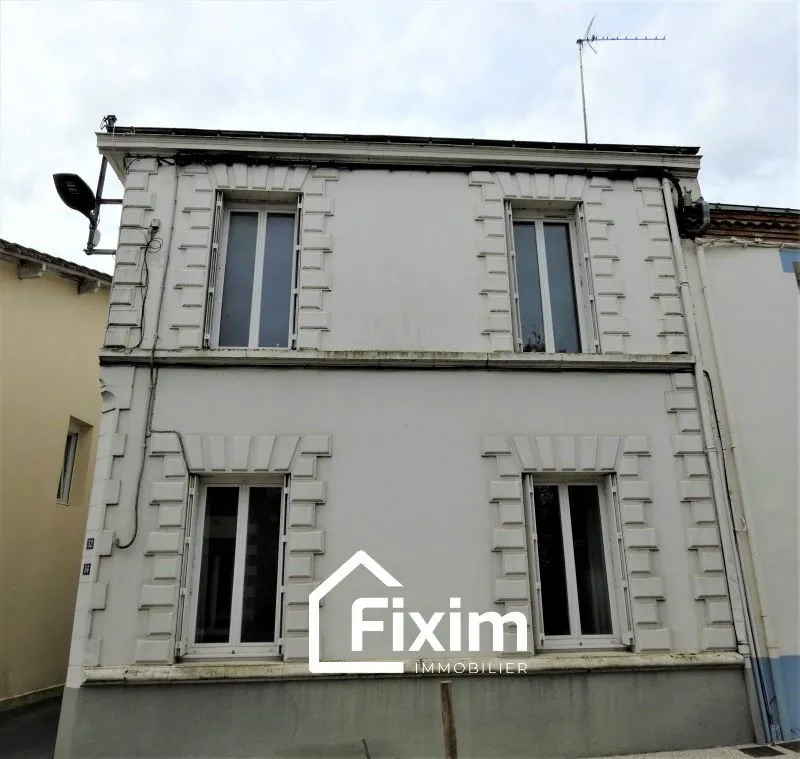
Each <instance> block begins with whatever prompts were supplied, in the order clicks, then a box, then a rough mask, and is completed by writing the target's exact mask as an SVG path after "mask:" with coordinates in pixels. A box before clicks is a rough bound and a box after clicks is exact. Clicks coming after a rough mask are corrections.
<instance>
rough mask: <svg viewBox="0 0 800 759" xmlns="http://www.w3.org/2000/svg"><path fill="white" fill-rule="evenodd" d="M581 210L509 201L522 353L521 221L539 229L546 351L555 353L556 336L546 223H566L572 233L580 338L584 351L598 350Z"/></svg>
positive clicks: (515, 324)
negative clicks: (518, 243) (521, 205)
mask: <svg viewBox="0 0 800 759" xmlns="http://www.w3.org/2000/svg"><path fill="white" fill-rule="evenodd" d="M578 213H579V211H578V209H576V210H575V211H574V212H565V211H560V212H559V211H546V210H531V209H523V208H514V207H513V206H512V205H511V203H506V220H507V224H506V227H507V229H506V235H507V238H508V255H509V259H510V260H509V267H508V270H509V275H510V277H511V312H512V332H513V336H514V347H515V350H516V351H517V352H518V353H521V352H523V345H522V321H521V316H520V308H519V283H518V279H517V253H516V249H515V241H514V224H515V223H517V222H522V223H533V224H534V226H535V231H536V253H537V262H538V264H539V287H540V288H541V290H540V292H541V299H542V317H543V320H544V331H545V350H544V352H545V353H555V336H554V330H553V312H552V309H551V307H550V280H549V278H548V274H547V254H546V246H545V238H544V225H545V224H546V223H555V224H566V225H567V229H568V235H569V252H570V257H571V260H572V278H573V287H574V289H575V312H576V314H577V319H578V339H579V340H580V343H581V346H580V347H581V349H580V352H581V353H593V352H596V351H597V347H598V343H597V340H596V339H595V336H594V334H593V330H592V329H591V327H590V325H591V324H592V320H591V318H590V309H591V292H590V289H589V287H588V284H587V283H588V276H587V274H586V272H585V270H584V266H583V265H582V261H581V259H582V258H585V256H582V255H581V251H582V250H583V249H584V244H583V239H582V237H581V235H579V233H578V229H579V225H578V218H577V215H578Z"/></svg>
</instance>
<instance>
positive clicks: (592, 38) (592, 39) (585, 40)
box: [576, 15, 666, 142]
mask: <svg viewBox="0 0 800 759" xmlns="http://www.w3.org/2000/svg"><path fill="white" fill-rule="evenodd" d="M595 18H597V16H596V15H594V16H592V20H591V21H590V22H589V26H587V27H586V31H585V32H584V33H583V37H581V38H580V39H579V40H576V42H577V43H578V61H579V63H580V67H581V103H582V104H583V139H584V142H589V127H588V126H587V123H586V89H585V87H584V84H583V46H584V45H588V46H589V49H590V50H591V51H592V52H593V53H595V54H596V53H597V50H595V49H594V46H593V45H594V43H596V42H663V41H664V40H665V39H666V37H663V36H661V37H628V36H625V37H622V36H617V37H598V36H597V35H596V34H590V32H591V31H592V24H594V20H595Z"/></svg>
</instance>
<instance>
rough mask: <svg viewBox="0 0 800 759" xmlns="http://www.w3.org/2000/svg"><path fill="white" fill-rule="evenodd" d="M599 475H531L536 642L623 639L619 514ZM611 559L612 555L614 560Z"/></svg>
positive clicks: (563, 644)
mask: <svg viewBox="0 0 800 759" xmlns="http://www.w3.org/2000/svg"><path fill="white" fill-rule="evenodd" d="M606 490H607V488H606V487H604V486H603V485H602V484H601V483H596V482H541V481H538V480H536V479H534V478H530V479H529V481H528V489H527V491H528V501H529V504H528V505H529V514H530V533H531V535H532V538H533V550H532V552H531V553H532V556H533V563H534V567H533V570H534V584H535V588H536V594H535V595H536V598H537V601H538V609H537V615H536V616H537V621H538V627H539V630H538V634H539V641H540V644H541V645H542V646H544V647H553V648H572V649H581V648H591V647H606V646H612V647H613V646H614V645H621V644H622V642H623V635H622V634H621V632H622V631H621V626H622V625H621V622H624V621H625V620H626V612H625V607H624V599H623V598H622V597H621V594H620V593H618V592H616V591H615V588H619V587H620V586H621V584H622V583H621V581H620V580H621V571H622V570H621V564H620V562H619V557H618V556H616V557H615V551H616V548H615V546H616V541H615V540H612V531H613V534H614V535H616V533H617V528H616V519H615V515H614V511H613V504H611V503H608V502H610V501H611V498H609V497H608V496H607V494H606V492H605V491H606ZM615 559H616V560H615Z"/></svg>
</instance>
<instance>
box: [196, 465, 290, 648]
mask: <svg viewBox="0 0 800 759" xmlns="http://www.w3.org/2000/svg"><path fill="white" fill-rule="evenodd" d="M199 506H200V508H199V510H198V514H197V520H196V528H195V535H194V539H193V543H194V556H193V583H192V591H193V592H192V597H193V603H192V605H191V611H190V614H191V617H192V623H193V624H192V626H191V630H190V633H191V634H190V636H189V641H190V642H189V650H188V653H190V654H191V653H195V654H200V655H218V654H251V655H260V654H271V653H274V654H277V653H278V652H279V645H280V629H281V592H280V587H281V583H282V575H283V534H284V514H285V510H286V509H285V486H284V483H283V482H264V483H261V482H260V483H247V482H241V483H223V482H213V481H209V482H207V483H204V484H203V485H202V487H201V488H200V503H199Z"/></svg>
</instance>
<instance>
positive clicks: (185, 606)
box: [175, 473, 197, 657]
mask: <svg viewBox="0 0 800 759" xmlns="http://www.w3.org/2000/svg"><path fill="white" fill-rule="evenodd" d="M187 476H188V477H189V492H188V495H187V498H186V526H185V528H184V530H183V560H182V561H181V577H180V592H179V594H178V613H177V619H178V626H177V630H176V631H175V656H178V657H180V656H185V654H186V646H187V644H188V640H187V637H188V634H189V628H190V624H189V620H188V619H187V615H188V614H189V610H190V609H191V604H190V603H189V601H190V596H191V592H192V589H191V583H192V575H193V572H192V557H193V556H194V551H193V548H194V546H193V545H192V539H193V536H194V511H195V504H196V503H197V477H196V476H194V475H190V474H188V473H187Z"/></svg>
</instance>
